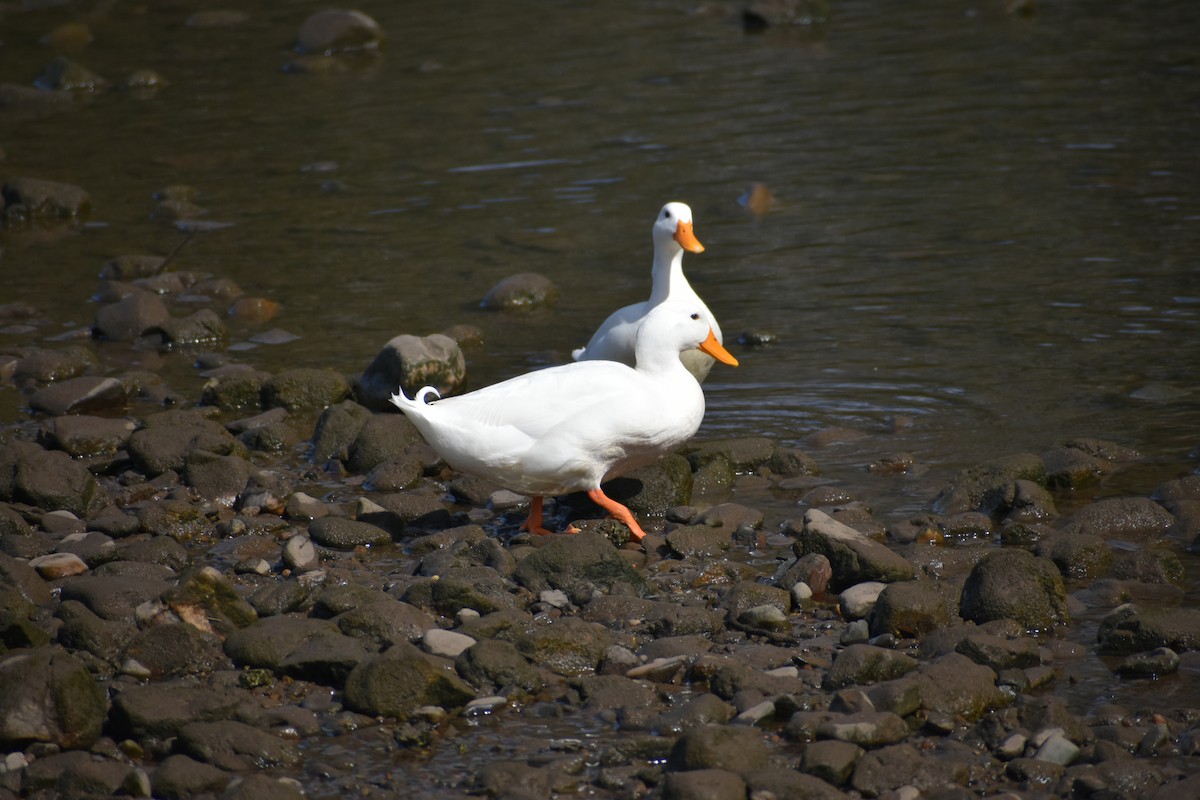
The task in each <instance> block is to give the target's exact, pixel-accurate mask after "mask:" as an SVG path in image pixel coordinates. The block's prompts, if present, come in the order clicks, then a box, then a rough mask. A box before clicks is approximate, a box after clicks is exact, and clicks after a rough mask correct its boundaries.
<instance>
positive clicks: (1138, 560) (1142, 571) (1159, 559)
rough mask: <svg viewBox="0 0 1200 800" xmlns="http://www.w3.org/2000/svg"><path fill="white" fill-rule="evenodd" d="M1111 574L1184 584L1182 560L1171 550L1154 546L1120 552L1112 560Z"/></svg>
mask: <svg viewBox="0 0 1200 800" xmlns="http://www.w3.org/2000/svg"><path fill="white" fill-rule="evenodd" d="M1111 575H1112V577H1113V578H1116V579H1117V580H1133V581H1140V582H1141V583H1154V584H1172V585H1174V586H1179V587H1183V586H1185V585H1186V580H1187V577H1186V572H1185V570H1184V567H1183V562H1182V561H1180V559H1179V556H1178V555H1176V553H1175V552H1174V551H1173V550H1168V549H1166V548H1161V547H1156V548H1150V549H1144V550H1136V551H1134V552H1132V553H1122V554H1121V555H1120V556H1119V557H1117V558H1116V559H1115V561H1114V562H1113V567H1112V572H1111Z"/></svg>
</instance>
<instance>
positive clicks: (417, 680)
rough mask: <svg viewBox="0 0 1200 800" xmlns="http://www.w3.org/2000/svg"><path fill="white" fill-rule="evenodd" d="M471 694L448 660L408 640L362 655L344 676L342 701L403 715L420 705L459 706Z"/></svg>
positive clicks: (366, 710)
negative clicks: (423, 650)
mask: <svg viewBox="0 0 1200 800" xmlns="http://www.w3.org/2000/svg"><path fill="white" fill-rule="evenodd" d="M474 697H475V691H474V690H473V689H472V688H471V687H470V686H468V685H467V684H466V682H464V681H463V680H462V679H461V678H459V677H458V675H457V674H456V673H455V672H454V670H453V668H452V666H451V665H450V664H449V663H448V662H445V661H443V660H440V659H437V658H434V657H433V656H428V655H426V654H424V653H422V652H421V651H420V650H418V649H417V648H416V647H414V646H412V645H409V644H398V645H396V646H394V647H391V648H389V649H388V650H387V651H385V652H384V653H382V654H381V655H377V656H370V657H368V658H366V659H364V660H363V661H362V663H360V664H359V665H358V666H357V667H355V668H354V670H353V671H351V673H350V675H349V677H348V678H347V679H346V689H345V698H346V705H347V706H348V707H349V708H351V709H354V710H356V711H359V712H361V713H364V714H371V715H378V716H387V717H399V718H401V719H403V718H405V717H407V716H409V715H410V714H411V713H412V712H413V711H415V710H416V709H417V708H418V707H419V706H424V705H436V706H441V707H443V708H447V709H453V708H459V707H461V706H463V705H464V704H466V703H467V702H469V701H470V700H471V699H472V698H474Z"/></svg>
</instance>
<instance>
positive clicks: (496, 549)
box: [407, 525, 517, 578]
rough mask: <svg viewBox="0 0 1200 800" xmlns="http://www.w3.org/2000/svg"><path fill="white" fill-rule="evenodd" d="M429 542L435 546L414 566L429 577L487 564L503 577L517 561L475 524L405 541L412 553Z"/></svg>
mask: <svg viewBox="0 0 1200 800" xmlns="http://www.w3.org/2000/svg"><path fill="white" fill-rule="evenodd" d="M433 541H437V543H438V549H436V550H433V551H431V552H429V553H427V554H426V555H424V556H423V557H422V558H421V561H420V563H419V564H418V565H417V574H418V575H428V576H430V577H432V576H434V575H445V574H447V573H449V572H451V571H452V570H456V569H467V568H470V567H488V568H490V569H493V570H495V571H496V572H497V573H499V574H500V575H501V576H502V577H506V578H507V577H510V576H512V574H513V573H514V572H516V570H517V561H516V559H515V558H513V556H512V553H510V552H509V551H508V550H506V549H504V547H503V545H501V544H500V543H499V542H498V541H497V540H495V539H493V538H491V537H489V536H488V535H487V532H486V531H484V530H483V528H480V527H479V526H478V525H464V526H460V527H458V528H449V529H447V530H444V531H439V532H438V533H435V534H431V535H430V536H422V537H420V538H418V539H413V540H410V541H409V542H408V543H407V544H408V547H409V548H410V549H411V550H412V551H413V552H421V550H422V549H423V548H425V547H426V546H427V545H428V544H429V543H431V542H433Z"/></svg>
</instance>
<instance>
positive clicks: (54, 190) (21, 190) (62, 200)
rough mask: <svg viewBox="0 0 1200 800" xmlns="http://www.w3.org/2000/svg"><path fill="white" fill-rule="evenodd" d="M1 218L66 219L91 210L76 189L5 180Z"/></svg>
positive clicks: (27, 180) (84, 195) (1, 191)
mask: <svg viewBox="0 0 1200 800" xmlns="http://www.w3.org/2000/svg"><path fill="white" fill-rule="evenodd" d="M0 196H3V198H4V203H3V204H2V206H3V208H4V215H5V217H7V218H8V219H9V220H12V219H69V218H71V217H79V216H81V215H83V214H86V213H87V212H88V211H90V210H91V207H92V198H91V196H90V195H89V194H88V193H87V192H85V191H84V190H83V189H81V188H79V187H78V186H72V185H71V184H69V183H58V182H56V181H47V180H42V179H40V178H9V179H8V181H6V182H5V184H4V186H3V188H2V189H0Z"/></svg>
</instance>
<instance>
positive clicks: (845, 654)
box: [825, 644, 917, 689]
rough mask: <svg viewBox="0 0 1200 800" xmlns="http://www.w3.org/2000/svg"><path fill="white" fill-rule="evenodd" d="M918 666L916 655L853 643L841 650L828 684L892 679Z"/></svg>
mask: <svg viewBox="0 0 1200 800" xmlns="http://www.w3.org/2000/svg"><path fill="white" fill-rule="evenodd" d="M916 668H917V661H916V659H914V658H912V657H911V656H907V655H905V654H904V653H898V652H896V651H895V650H888V649H887V648H885V647H875V646H873V645H869V644H852V645H850V646H849V647H847V648H846V649H844V650H842V651H841V652H840V653H838V655H837V658H835V659H834V661H833V665H832V666H831V667H830V668H829V672H828V673H826V676H825V685H826V687H828V688H833V689H840V688H841V687H843V686H852V685H859V686H862V685H866V684H872V683H879V682H881V681H890V680H893V679H894V678H899V677H900V676H902V675H906V674H907V673H909V672H912V671H913V670H914V669H916Z"/></svg>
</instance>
